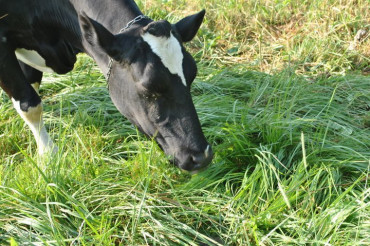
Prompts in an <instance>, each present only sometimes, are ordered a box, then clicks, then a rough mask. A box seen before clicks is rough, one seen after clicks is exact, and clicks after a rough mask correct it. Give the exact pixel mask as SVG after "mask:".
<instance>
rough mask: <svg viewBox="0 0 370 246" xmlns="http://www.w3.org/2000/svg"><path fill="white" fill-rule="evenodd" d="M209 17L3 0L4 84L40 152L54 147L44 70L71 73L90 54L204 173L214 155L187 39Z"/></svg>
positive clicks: (74, 0)
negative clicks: (195, 96)
mask: <svg viewBox="0 0 370 246" xmlns="http://www.w3.org/2000/svg"><path fill="white" fill-rule="evenodd" d="M204 14H205V11H201V12H199V13H197V14H195V15H191V16H188V17H185V18H184V19H182V20H180V21H179V22H178V23H176V24H170V23H169V22H167V21H153V20H151V19H149V18H148V17H144V16H142V13H141V11H140V10H139V8H138V7H137V5H136V3H135V2H134V1H132V0H105V1H101V0H0V86H1V87H2V88H3V90H5V92H6V93H7V94H8V95H9V96H10V98H11V100H12V102H13V105H14V107H15V109H16V110H17V111H18V113H19V114H20V116H21V117H22V118H23V119H24V120H25V122H26V123H27V125H28V126H29V127H30V128H31V130H32V132H33V134H34V136H35V139H36V142H37V146H38V149H39V153H40V154H44V153H45V152H50V151H54V150H55V146H54V144H53V142H52V140H51V139H50V137H49V135H48V133H47V131H46V129H45V126H44V123H43V120H42V104H41V99H40V97H39V95H38V89H39V86H40V83H41V78H42V72H56V73H59V74H63V73H67V72H69V71H71V70H72V69H73V66H74V63H75V62H76V54H77V53H79V52H86V53H87V54H89V55H90V56H91V57H93V58H94V60H95V61H96V63H97V64H98V66H99V67H100V69H101V71H102V72H103V73H104V74H105V75H106V77H107V80H108V84H109V94H110V97H111V99H112V101H113V103H114V105H115V106H116V107H117V109H118V110H119V111H120V112H121V113H122V114H123V115H125V116H126V117H127V118H128V119H129V120H130V121H131V122H132V123H133V124H135V125H136V126H137V127H138V128H139V129H140V131H142V132H143V133H144V134H145V135H147V136H149V137H153V138H155V140H156V141H157V143H158V144H159V146H160V147H161V148H162V149H163V150H164V152H165V153H166V154H167V155H169V156H172V157H173V160H174V163H175V164H176V165H177V166H178V167H180V168H181V169H184V170H188V171H196V170H199V169H201V168H204V167H205V166H207V165H208V164H209V163H210V162H211V160H212V157H213V153H212V150H211V147H210V145H209V144H208V143H207V141H206V139H205V137H204V135H203V132H202V129H201V126H200V123H199V119H198V116H197V113H196V111H195V108H194V104H193V102H192V99H191V95H190V86H191V83H192V82H193V80H194V79H195V76H196V72H197V67H196V64H195V61H194V59H193V58H192V56H191V55H190V54H189V53H188V52H187V51H186V50H185V48H184V46H183V42H188V41H190V40H192V39H193V37H194V36H195V34H196V33H197V31H198V29H199V27H200V25H201V23H202V21H203V17H204ZM128 23H129V26H128V27H127V28H126V29H125V28H124V27H125V26H126V25H127V24H128ZM122 28H123V30H122Z"/></svg>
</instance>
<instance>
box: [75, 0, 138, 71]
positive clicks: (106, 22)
mask: <svg viewBox="0 0 370 246" xmlns="http://www.w3.org/2000/svg"><path fill="white" fill-rule="evenodd" d="M71 2H73V5H74V6H75V8H76V10H77V11H78V12H79V11H81V10H83V11H84V12H86V13H87V15H88V16H89V17H90V18H92V19H94V20H96V21H97V22H99V23H100V24H102V25H103V26H104V27H105V28H107V29H108V30H109V31H110V32H111V33H113V34H118V33H119V32H120V30H122V29H123V28H125V26H126V25H127V24H128V23H129V22H130V21H132V20H134V19H135V18H136V17H137V16H140V15H143V13H142V12H141V11H140V9H139V7H138V6H137V4H136V3H135V2H134V1H133V0H106V1H104V2H102V1H101V0H84V1H81V0H71ZM86 6H88V8H86ZM137 24H139V23H137ZM86 52H87V53H88V54H89V55H90V56H92V57H93V58H94V60H95V61H96V63H97V64H98V66H99V67H100V69H101V71H102V72H103V74H104V75H105V76H107V73H108V71H109V63H110V58H109V56H107V55H106V54H105V53H100V52H97V51H96V50H87V51H86Z"/></svg>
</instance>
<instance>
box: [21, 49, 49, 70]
mask: <svg viewBox="0 0 370 246" xmlns="http://www.w3.org/2000/svg"><path fill="white" fill-rule="evenodd" d="M15 55H16V56H17V59H18V60H20V61H22V62H24V63H26V64H27V65H29V66H31V67H33V68H36V69H37V70H39V71H41V72H45V73H53V72H54V71H53V69H51V68H50V67H47V66H46V63H45V59H44V58H42V57H41V56H40V55H39V53H37V51H34V50H26V49H16V50H15Z"/></svg>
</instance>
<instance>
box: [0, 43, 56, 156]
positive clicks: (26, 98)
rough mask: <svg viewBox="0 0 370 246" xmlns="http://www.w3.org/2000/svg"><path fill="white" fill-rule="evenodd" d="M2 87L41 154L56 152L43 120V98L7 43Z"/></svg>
mask: <svg viewBox="0 0 370 246" xmlns="http://www.w3.org/2000/svg"><path fill="white" fill-rule="evenodd" d="M0 86H1V88H3V90H4V91H5V92H6V93H7V94H8V95H9V97H10V98H11V100H12V102H13V105H14V108H15V109H16V110H17V112H18V113H19V115H20V116H21V117H22V119H23V120H24V121H25V122H26V123H27V125H28V126H29V127H30V129H31V131H32V133H33V135H34V137H35V139H36V142H37V147H38V150H39V154H40V155H43V154H44V153H45V152H49V151H54V150H55V149H54V145H53V142H52V140H51V139H50V137H49V135H48V133H47V132H46V129H45V126H44V122H43V119H42V103H41V98H40V97H39V95H38V94H37V93H36V91H35V90H34V89H33V87H32V86H31V84H30V83H29V82H28V81H27V78H26V76H25V75H24V74H23V72H22V69H21V66H20V65H19V63H18V60H17V58H16V56H15V53H14V50H12V49H11V48H10V47H9V46H7V45H6V43H5V44H4V43H2V44H0Z"/></svg>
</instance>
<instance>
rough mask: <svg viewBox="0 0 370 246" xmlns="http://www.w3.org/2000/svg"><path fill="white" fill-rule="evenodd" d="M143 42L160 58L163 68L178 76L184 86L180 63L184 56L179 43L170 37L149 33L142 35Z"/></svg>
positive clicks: (184, 81)
mask: <svg viewBox="0 0 370 246" xmlns="http://www.w3.org/2000/svg"><path fill="white" fill-rule="evenodd" d="M142 38H143V39H144V41H145V42H147V43H148V44H149V46H150V47H151V49H152V51H153V52H154V53H155V54H156V55H157V56H159V58H161V61H162V63H163V65H164V66H165V67H167V68H168V70H170V72H171V73H172V74H177V75H178V76H180V78H181V81H182V83H183V84H184V85H185V86H186V80H185V76H184V71H183V69H182V61H183V59H184V55H183V54H182V49H181V45H180V42H179V41H178V40H177V39H176V38H175V37H174V36H173V35H172V33H171V36H170V37H169V38H167V37H156V36H154V35H152V34H150V33H145V34H144V35H142Z"/></svg>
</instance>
